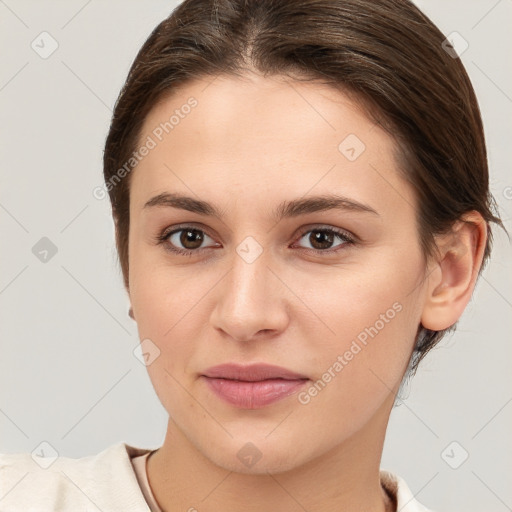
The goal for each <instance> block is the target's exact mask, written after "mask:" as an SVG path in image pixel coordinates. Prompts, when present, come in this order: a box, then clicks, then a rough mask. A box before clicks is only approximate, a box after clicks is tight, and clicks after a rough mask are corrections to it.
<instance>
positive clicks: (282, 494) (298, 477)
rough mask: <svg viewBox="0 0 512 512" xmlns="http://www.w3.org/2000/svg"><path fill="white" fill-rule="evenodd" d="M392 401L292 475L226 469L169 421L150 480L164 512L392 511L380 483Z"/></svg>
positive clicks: (151, 465) (390, 500) (390, 499)
mask: <svg viewBox="0 0 512 512" xmlns="http://www.w3.org/2000/svg"><path fill="white" fill-rule="evenodd" d="M391 407H392V402H391V403H388V404H386V407H385V408H383V409H382V410H381V411H379V412H378V413H377V414H376V415H375V416H374V417H373V418H372V420H371V421H370V422H369V423H368V424H367V425H366V426H365V427H364V428H363V429H361V430H359V431H358V432H356V434H354V435H353V436H352V437H351V438H348V439H346V440H344V441H343V442H342V443H341V444H339V445H337V446H335V447H334V448H333V449H331V450H330V451H329V452H327V453H325V454H321V455H319V456H318V457H316V458H314V459H312V460H310V461H308V462H307V463H305V464H303V465H301V466H300V467H295V468H293V469H291V470H288V471H284V472H278V473H269V472H267V473H266V474H250V473H249V474H248V473H237V472H233V471H229V470H227V469H225V468H223V467H220V466H218V465H216V464H214V463H213V462H212V461H211V460H210V459H208V458H207V457H205V456H204V455H203V454H202V453H201V452H200V451H199V450H198V449H197V448H196V447H195V446H194V445H193V444H192V443H190V441H189V440H188V438H187V437H186V436H185V435H184V434H183V432H182V431H181V430H180V429H179V428H178V427H177V425H176V424H175V423H174V422H173V421H172V420H171V419H169V424H168V429H167V434H166V438H165V441H164V444H163V445H162V447H161V448H160V449H158V450H157V451H156V452H154V453H153V454H152V456H151V457H150V458H149V459H148V463H147V471H148V480H149V483H150V486H151V489H152V491H153V494H154V496H155V499H156V501H157V502H158V504H159V505H160V507H161V509H162V510H163V511H164V512H178V511H180V512H182V511H184V510H185V511H189V510H190V511H194V510H197V511H204V510H241V509H243V510H244V511H247V512H260V511H261V510H272V511H273V512H292V511H293V512H296V511H298V510H322V512H331V511H332V512H335V511H336V512H340V511H343V512H355V511H360V510H366V511H368V512H370V511H371V512H395V510H396V503H394V498H393V497H390V496H388V494H387V493H386V491H385V490H384V489H383V488H382V486H381V482H380V467H379V466H380V459H381V455H382V449H383V444H384V436H385V431H386V427H387V422H388V419H389V413H390V410H391Z"/></svg>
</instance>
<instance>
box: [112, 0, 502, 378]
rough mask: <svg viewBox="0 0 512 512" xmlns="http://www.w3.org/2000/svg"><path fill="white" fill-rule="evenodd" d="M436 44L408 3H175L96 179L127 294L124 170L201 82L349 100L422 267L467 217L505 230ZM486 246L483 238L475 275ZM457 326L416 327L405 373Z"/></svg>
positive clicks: (464, 104)
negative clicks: (372, 127) (414, 225)
mask: <svg viewBox="0 0 512 512" xmlns="http://www.w3.org/2000/svg"><path fill="white" fill-rule="evenodd" d="M445 39H446V38H445V36H444V35H443V34H442V33H441V32H440V30H439V29H438V28H437V27H436V26H435V25H434V24H433V23H432V21H431V20H430V19H429V18H428V17H427V16H425V15H424V14H423V13H422V12H421V11H420V10H419V9H418V8H417V7H416V6H415V5H414V4H412V3H411V2H410V1H408V0H379V1H375V0H293V1H290V0H185V1H183V2H182V3H181V4H180V5H179V6H178V7H176V9H175V10H174V11H173V12H172V13H171V15H170V16H169V17H168V18H166V19H165V20H163V21H162V22H161V23H160V24H159V25H158V26H157V27H156V28H155V29H154V30H153V32H152V33H151V34H150V36H149V37H148V39H147V40H146V42H145V43H144V45H143V46H142V48H141V49H140V51H139V53H138V55H137V56H136V58H135V60H134V62H133V64H132V66H131V69H130V71H129V74H128V77H127V80H126V83H125V84H124V86H123V88H122V90H121V93H120V95H119V98H118V99H117V102H116V104H115V109H114V114H113V118H112V123H111V126H110V131H109V133H108V136H107V139H106V143H105V151H104V160H103V164H104V178H105V183H106V184H107V189H108V192H109V196H110V200H111V203H112V213H113V216H114V219H115V222H116V246H117V251H118V256H119V260H120V263H121V269H122V272H123V278H124V285H125V288H126V289H127V290H129V283H128V233H129V223H130V216H129V202H130V176H131V173H129V172H128V173H126V169H127V167H126V164H127V162H130V163H132V160H133V159H132V160H130V158H131V156H132V154H133V153H134V151H135V150H136V149H137V147H138V142H139V136H140V130H141V127H142V125H143V122H144V120H145V118H146V116H147V114H148V113H149V111H150V110H151V108H152V107H153V106H154V105H155V104H156V102H157V101H158V100H159V99H160V98H161V97H162V95H163V94H169V93H172V92H173V91H174V90H176V89H177V87H181V86H182V85H183V84H186V82H187V81H190V80H192V79H196V78H202V77H206V76H214V75H219V74H223V75H233V76H236V75H243V74H244V73H245V72H247V71H248V70H254V71H256V72H259V73H261V74H263V75H264V76H267V75H270V76H272V75H282V76H285V75H287V76H290V77H292V78H294V79H297V80H311V81H313V80H317V81H320V82H322V83H325V84H329V85H331V86H333V87H336V88H338V89H339V90H342V91H343V92H345V93H350V94H351V95H352V96H353V98H355V99H356V100H357V101H358V102H359V103H360V104H361V106H362V107H363V108H364V109H365V112H366V113H367V115H368V116H369V117H371V118H373V119H374V120H375V121H376V122H378V123H379V124H380V125H381V126H382V127H383V128H384V129H386V130H388V131H389V133H390V134H391V135H392V136H393V137H394V139H395V141H396V143H397V144H396V146H397V155H396V156H397V162H398V163H399V168H400V170H401V172H402V173H403V175H404V176H405V178H406V179H407V180H408V181H409V182H410V183H411V185H412V186H413V188H414V189H415V192H416V194H417V198H418V200H419V211H418V212H417V218H418V229H419V235H420V241H421V246H422V250H423V254H424V255H425V257H426V258H427V257H430V256H432V254H433V253H434V250H435V240H434V235H435V234H441V233H445V232H447V231H449V230H450V228H451V226H452V225H453V223H454V222H455V221H457V220H458V219H460V218H461V216H462V215H463V214H464V213H466V212H469V211H471V210H476V211H478V212H480V214H481V215H482V216H483V218H484V219H485V221H486V222H487V223H488V225H489V223H490V222H495V223H497V224H499V225H500V226H501V227H503V224H502V222H501V220H500V219H499V217H498V216H497V213H496V214H495V212H496V208H495V202H494V199H493V197H492V195H491V194H490V192H489V183H488V181H489V177H488V167H487V155H486V147H485V139H484V133H483V126H482V120H481V117H480V111H479V107H478V103H477V99H476V97H475V93H474V91H473V87H472V85H471V82H470V80H469V77H468V75H467V73H466V71H465V69H464V66H463V64H462V62H461V61H460V59H459V58H457V56H456V55H453V52H452V54H450V53H449V52H447V51H445V48H446V44H445V45H443V41H445ZM135 165H136V164H135ZM133 167H134V165H129V167H128V170H129V171H130V170H131V169H133ZM121 168H124V169H125V172H124V173H119V171H120V170H121ZM125 174H126V177H124V175H125ZM120 176H122V177H123V179H119V177H120ZM491 242H492V233H491V231H490V229H489V236H488V240H487V244H486V248H485V254H484V260H483V265H482V267H481V269H480V271H481V270H482V269H483V267H484V265H485V263H486V261H487V259H488V257H489V254H490V250H491ZM454 328H455V325H453V326H452V327H450V328H449V329H446V330H444V331H431V330H428V329H425V328H423V326H421V325H420V326H419V327H418V335H417V339H416V344H415V350H414V353H413V358H412V359H411V361H413V365H412V373H414V372H415V370H416V368H417V365H418V363H419V362H420V360H421V359H422V358H423V357H424V355H425V354H426V353H427V352H428V351H429V350H430V349H431V348H432V347H433V346H434V345H435V344H436V343H437V342H439V341H440V340H441V338H442V337H443V336H444V334H445V333H446V332H449V331H451V330H453V329H454Z"/></svg>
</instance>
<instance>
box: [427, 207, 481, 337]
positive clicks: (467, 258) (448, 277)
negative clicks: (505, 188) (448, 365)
mask: <svg viewBox="0 0 512 512" xmlns="http://www.w3.org/2000/svg"><path fill="white" fill-rule="evenodd" d="M437 241H438V249H439V256H438V260H437V262H435V263H434V265H433V267H432V268H431V270H430V273H429V275H428V277H427V280H428V286H427V290H426V297H425V304H424V307H423V313H422V317H421V323H422V325H423V327H425V328H427V329H430V330H433V331H441V330H444V329H448V328H449V327H450V326H452V325H453V324H455V323H456V322H457V320H458V319H459V318H460V316H461V315H462V313H463V312H464V309H465V308H466V306H467V304H468V302H469V300H470V299H471V295H472V293H473V290H474V288H475V284H476V279H477V277H478V272H479V270H480V267H481V265H482V259H483V255H484V251H485V246H486V242H487V224H486V222H485V220H484V219H483V217H482V216H481V215H480V213H478V212H476V211H472V212H470V213H468V214H466V215H464V216H463V217H462V219H461V220H460V221H457V222H456V223H455V224H454V226H453V229H452V231H451V232H450V233H448V234H446V235H442V236H441V237H439V238H438V240H437Z"/></svg>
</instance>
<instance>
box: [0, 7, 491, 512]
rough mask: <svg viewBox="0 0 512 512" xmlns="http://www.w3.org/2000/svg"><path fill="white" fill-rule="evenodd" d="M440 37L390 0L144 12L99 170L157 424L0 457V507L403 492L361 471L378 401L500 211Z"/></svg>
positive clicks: (217, 502)
mask: <svg viewBox="0 0 512 512" xmlns="http://www.w3.org/2000/svg"><path fill="white" fill-rule="evenodd" d="M445 40H446V37H445V36H444V35H443V34H442V33H441V32H440V31H439V30H438V29H437V28H436V27H435V26H434V25H433V23H432V22H431V21H430V20H429V19H428V18H427V17H426V16H425V15H424V14H422V13H421V12H420V11H419V10H418V9H417V8H416V7H415V6H414V5H413V4H412V3H410V2H409V1H407V0H384V1H379V2H375V1H370V0H343V1H342V0H335V1H333V0H300V1H294V2H289V1H287V0H280V1H277V0H218V1H209V0H185V1H184V2H183V3H181V4H180V5H179V6H178V7H177V8H176V9H175V11H174V12H173V13H172V15H171V16H170V17H169V18H167V19H166V20H164V21H163V22H162V23H161V24H159V25H158V27H156V28H155V30H154V31H153V33H152V34H151V35H150V37H149V38H148V40H147V41H146V43H145V44H144V45H143V47H142V49H141V50H140V52H139V54H138V55H137V57H136V59H135V61H134V63H133V65H132V68H131V70H130V72H129V76H128V78H127V81H126V84H125V85H124V87H123V90H122V91H121V94H120V96H119V99H118V101H117V103H116V106H115V111H114V115H113V119H112V124H111V127H110V132H109V134H108V137H107V140H106V144H105V153H104V177H105V187H106V190H107V191H108V192H109V195H110V200H111V202H112V213H113V217H114V220H115V223H116V244H117V249H118V254H119V260H120V263H121V268H122V272H123V278H124V285H125V288H126V291H127V293H128V296H129V298H130V302H131V306H132V307H131V309H130V316H131V317H132V318H133V319H134V320H135V321H136V323H137V328H138V332H139V336H140V340H141V346H142V351H143V353H144V358H145V364H146V365H147V369H148V372H149V375H150V378H151V381H152V383H153V386H154V388H155V390H156V393H157V395H158V397H159V399H160V401H161V403H162V404H163V406H164V407H165V408H166V410H167V411H168V413H169V422H168V428H167V434H166V437H165V441H164V443H163V445H162V447H160V448H159V449H157V450H153V451H150V450H145V449H142V448H137V447H133V446H130V445H127V444H126V443H120V444H118V445H116V446H113V447H110V448H108V449H106V450H105V451H103V452H101V453H100V454H98V455H95V456H92V457H85V458H82V459H78V460H73V459H66V458H60V459H58V460H56V461H55V462H54V463H53V464H52V465H51V466H50V467H48V468H43V469H40V468H37V467H36V464H34V462H33V460H32V459H31V458H30V456H29V455H24V454H18V455H3V456H2V459H1V460H2V465H3V466H4V467H3V468H2V470H3V473H4V474H5V477H4V479H3V481H2V484H1V486H0V491H1V492H2V496H3V495H6V494H7V493H8V492H9V495H8V496H6V497H5V498H4V502H5V503H6V504H7V503H8V505H9V507H10V508H9V507H8V508H6V510H27V509H28V507H29V506H35V505H38V506H39V508H38V510H78V508H77V507H78V506H82V507H84V506H85V507H89V508H87V509H88V510H89V509H90V510H93V509H94V510H96V509H100V510H103V511H106V510H133V511H142V510H148V507H149V509H150V510H152V511H165V512H174V511H178V510H189V511H192V510H199V511H202V510H205V511H206V510H210V511H218V510H239V509H244V510H255V511H256V510H257V511H261V510H274V511H279V512H281V511H283V512H284V511H291V510H311V511H312V510H319V511H320V510H321V511H323V510H343V511H355V510H367V511H376V512H377V511H379V512H384V511H386V512H389V511H398V510H400V511H402V512H417V511H426V510H427V509H426V508H425V507H424V506H423V505H422V504H420V503H419V502H418V501H417V500H416V499H415V498H414V496H413V495H412V493H411V491H410V489H409V488H408V486H407V484H406V482H405V481H404V480H403V479H401V478H400V477H399V476H398V475H395V474H393V473H390V472H388V471H383V470H380V467H379V465H380V459H381V455H382V449H383V443H384V438H385V432H386V427H387V424H388V420H389V415H390V413H391V410H392V407H393V404H394V402H395V398H396V395H397V393H398V392H399V390H400V386H401V384H402V383H403V382H405V380H406V379H407V378H408V377H411V376H412V375H413V374H414V372H415V371H416V369H417V367H418V364H419V362H420V361H421V359H422V358H423V357H424V356H425V354H426V353H427V352H428V351H429V350H430V349H432V348H433V347H434V346H435V345H436V344H437V343H438V342H439V340H440V339H441V338H442V337H443V335H444V334H445V333H446V332H448V331H449V330H450V329H453V328H454V326H455V324H456V322H457V320H458V319H459V318H460V316H461V314H462V312H463V311H464V309H465V307H466V305H467V304H468V302H469V300H470V298H471V295H472V292H473V289H474V287H475V283H476V280H477V278H478V276H479V274H480V272H481V270H482V268H483V266H484V265H485V262H486V261H487V259H488V257H489V254H490V249H491V230H490V224H491V223H493V222H494V223H497V224H499V225H501V221H500V219H499V218H498V216H497V215H496V214H495V213H494V209H493V199H492V196H491V195H490V193H489V186H488V169H487V160H486V148H485V142H484V135H483V130H482V122H481V119H480V114H479V109H478V104H477V100H476V98H475V95H474V91H473V88H472V86H471V83H470V81H469V78H468V76H467V74H466V72H465V70H464V68H463V65H462V63H461V62H460V60H459V59H458V58H457V56H456V55H454V49H453V48H452V47H451V46H449V45H447V44H446V41H445ZM447 120H449V122H447ZM24 474H25V476H26V478H27V480H26V481H25V482H23V485H21V484H20V486H19V488H18V490H17V489H16V488H15V487H13V486H16V485H18V483H19V482H21V480H20V478H24V476H23V475H24ZM22 489H25V492H24V491H22ZM27 489H29V490H30V491H26V490H27ZM8 500H10V501H8ZM0 503H2V502H0ZM6 506H7V505H6ZM93 507H96V508H93Z"/></svg>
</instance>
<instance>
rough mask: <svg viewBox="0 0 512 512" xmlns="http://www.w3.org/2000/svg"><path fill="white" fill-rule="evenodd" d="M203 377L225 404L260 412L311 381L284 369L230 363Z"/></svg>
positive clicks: (265, 365) (214, 369) (209, 370)
mask: <svg viewBox="0 0 512 512" xmlns="http://www.w3.org/2000/svg"><path fill="white" fill-rule="evenodd" d="M201 378H202V379H203V380H205V382H206V383H207V385H208V386H209V388H210V390H212V391H213V392H214V393H215V394H216V395H217V396H218V397H219V398H221V399H222V400H224V401H225V402H227V403H229V404H231V405H234V406H236V407H240V408H242V409H259V408H261V407H265V406H267V405H270V404H272V403H274V402H276V401H278V400H281V399H283V398H285V397H287V396H289V395H291V394H294V393H296V392H297V391H298V390H299V389H300V388H302V387H303V386H304V385H305V384H306V382H307V381H308V380H309V379H308V378H307V377H305V376H304V375H301V374H298V373H295V372H292V371H290V370H287V369H286V368H282V367H280V366H274V365H268V364H252V365H249V366H241V365H237V364H232V363H227V364H222V365H218V366H214V367H212V368H209V369H208V370H207V371H206V372H205V373H204V374H203V375H201Z"/></svg>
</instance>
